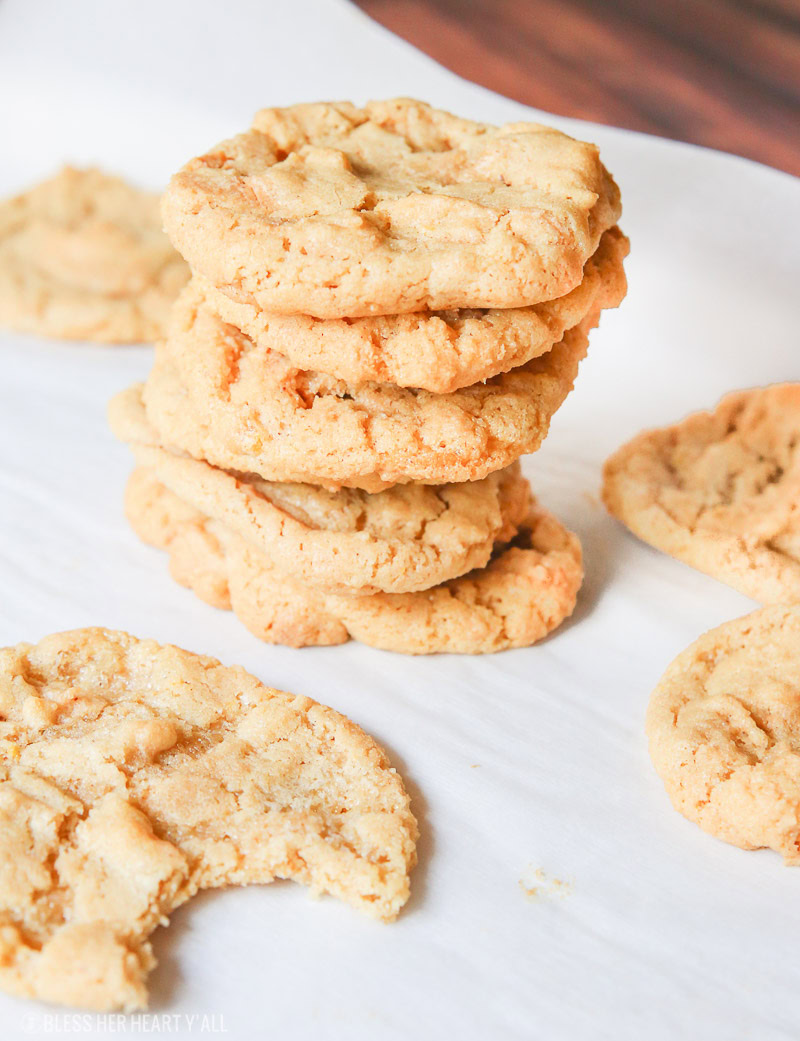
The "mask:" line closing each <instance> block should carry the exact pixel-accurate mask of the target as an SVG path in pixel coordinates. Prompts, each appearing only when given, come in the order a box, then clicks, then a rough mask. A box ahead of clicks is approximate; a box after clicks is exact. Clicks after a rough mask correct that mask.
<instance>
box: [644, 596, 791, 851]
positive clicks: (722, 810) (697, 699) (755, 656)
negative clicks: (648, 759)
mask: <svg viewBox="0 0 800 1041" xmlns="http://www.w3.org/2000/svg"><path fill="white" fill-rule="evenodd" d="M647 733H648V735H649V738H650V755H651V756H652V759H653V763H654V765H655V768H656V770H657V772H658V774H659V776H660V777H661V779H662V780H663V782H664V785H665V787H666V789H667V794H668V795H669V797H670V799H671V800H672V804H673V806H674V807H675V809H676V810H678V811H679V812H680V813H682V814H683V815H684V816H685V817H688V818H689V820H692V821H694V822H695V823H697V824H699V825H700V827H701V828H703V830H704V831H707V832H710V834H712V835H716V836H717V838H720V839H724V840H725V841H726V842H731V843H733V844H734V845H735V846H741V847H742V848H743V849H757V848H759V847H761V846H768V847H770V848H771V849H774V850H777V851H778V852H779V853H782V854H783V856H784V858H785V860H786V863H787V864H800V607H797V606H794V607H785V606H779V605H777V606H772V607H765V608H762V609H761V610H760V611H754V612H753V613H752V614H749V615H747V616H745V617H744V618H738V619H736V620H735V621H733V622H726V623H725V624H724V625H720V626H719V627H718V628H716V629H712V630H711V631H710V632H708V633H706V634H705V635H704V636H701V637H700V639H699V640H696V641H695V642H694V643H693V644H692V645H691V647H689V648H688V649H687V650H685V651H684V652H683V653H682V654H680V655H679V656H678V657H677V658H676V659H675V661H674V662H673V663H672V664H671V665H670V667H669V668H668V669H667V671H666V673H665V674H664V676H663V677H662V679H661V681H660V683H659V684H658V686H657V687H656V689H655V690H654V692H653V696H652V699H651V701H650V707H649V709H648V713H647Z"/></svg>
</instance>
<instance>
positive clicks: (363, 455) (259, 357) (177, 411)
mask: <svg viewBox="0 0 800 1041" xmlns="http://www.w3.org/2000/svg"><path fill="white" fill-rule="evenodd" d="M598 317H599V315H598V314H597V313H594V314H591V315H589V316H588V317H587V318H585V319H584V320H583V322H581V324H580V325H578V326H576V327H575V328H574V329H570V330H569V331H568V332H567V333H566V334H565V336H564V338H563V339H562V340H561V341H560V342H559V343H558V344H556V346H555V347H553V349H552V350H551V351H548V353H547V354H544V355H542V357H540V358H535V359H534V360H533V361H530V362H528V364H527V365H523V366H520V367H519V368H517V369H512V370H511V372H507V373H504V374H503V375H500V376H495V377H494V379H491V380H489V381H488V382H486V383H477V384H474V385H473V386H472V387H465V388H464V389H462V390H458V391H454V392H453V393H452V394H431V393H429V392H428V391H415V390H410V389H408V388H402V387H394V386H391V385H390V384H387V383H363V384H360V385H352V384H348V383H344V382H342V381H341V380H335V379H333V378H332V377H331V376H325V375H323V374H322V373H317V372H306V371H304V370H302V369H297V368H296V367H295V366H293V365H292V363H291V362H290V361H288V359H286V358H284V357H283V355H280V354H276V353H274V352H272V351H267V350H265V349H264V348H262V347H258V346H256V345H255V344H254V343H253V341H252V340H250V339H249V338H248V337H247V336H245V335H244V333H241V332H239V331H238V330H237V329H235V328H234V327H233V326H231V325H226V324H225V323H224V322H222V321H221V320H220V319H219V318H218V317H217V316H216V315H215V314H214V312H213V311H212V310H211V308H210V307H209V305H208V303H207V301H206V300H205V298H204V297H203V296H202V294H201V293H200V291H199V288H198V286H197V285H196V284H195V283H193V282H192V283H190V284H189V285H188V286H187V288H186V289H185V290H184V292H183V293H182V294H181V296H180V297H179V299H178V301H177V303H176V304H175V308H174V310H173V314H172V319H171V322H170V332H169V336H168V337H167V339H166V341H164V342H163V343H159V344H157V346H156V356H155V365H154V367H153V369H152V371H151V373H150V376H149V378H148V380H147V383H146V385H145V389H144V403H145V408H146V410H147V418H148V421H149V422H150V423H151V425H152V426H153V428H154V429H155V431H156V432H157V434H158V439H159V441H160V442H161V444H163V445H165V446H166V447H169V448H173V449H181V450H182V451H185V452H187V453H188V454H189V455H192V456H194V457H195V458H199V459H205V460H207V461H208V462H210V463H213V464H214V465H215V466H219V467H222V468H223V469H226V470H238V471H240V472H242V473H256V474H258V475H259V476H261V477H263V478H264V479H265V480H268V481H291V482H295V481H297V482H300V483H307V484H322V485H326V486H328V487H334V488H335V487H342V486H348V487H356V488H364V489H365V490H367V491H379V490H380V489H381V488H385V487H388V486H389V485H392V484H402V483H406V482H408V481H416V482H418V483H421V484H450V483H458V482H462V481H474V480H479V479H480V478H482V477H485V476H486V475H487V474H489V473H491V472H492V471H494V470H500V469H502V468H503V467H505V466H508V465H509V463H512V462H514V460H516V459H518V458H519V457H520V456H521V455H523V454H524V453H526V452H533V451H535V450H536V449H537V448H538V447H539V445H540V444H541V442H542V441H543V440H544V438H545V436H546V434H547V431H548V429H549V426H550V420H551V419H552V417H553V415H554V413H555V412H556V410H557V409H558V408H559V407H560V405H561V404H562V402H563V401H564V399H565V398H566V396H567V394H568V393H569V392H570V390H571V389H572V386H573V383H574V381H575V377H576V375H577V372H578V364H579V362H580V361H581V359H582V358H583V357H584V355H585V353H586V348H587V342H588V333H589V330H590V329H591V328H592V326H593V325H595V324H596V323H597V321H598Z"/></svg>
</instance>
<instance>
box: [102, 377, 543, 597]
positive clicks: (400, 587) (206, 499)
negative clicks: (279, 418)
mask: <svg viewBox="0 0 800 1041" xmlns="http://www.w3.org/2000/svg"><path fill="white" fill-rule="evenodd" d="M110 414H111V417H112V426H113V430H114V433H115V434H116V435H117V437H119V438H120V439H121V440H123V441H127V442H128V443H129V444H130V445H131V448H132V449H133V453H134V455H135V457H136V460H137V462H138V463H139V464H140V465H141V466H145V467H147V468H148V469H150V470H152V472H153V474H154V475H155V476H156V477H157V479H158V480H159V481H160V482H161V483H162V484H164V485H165V486H166V487H167V488H169V489H170V490H171V491H173V492H174V493H175V494H176V495H177V496H179V497H180V498H181V499H183V500H184V501H185V502H187V503H189V504H190V505H192V506H194V507H195V508H196V509H198V510H200V511H201V512H203V513H205V514H206V515H207V516H208V517H211V518H213V519H214V520H218V521H221V522H222V523H224V524H225V525H226V526H227V527H228V528H230V529H231V531H234V532H236V533H237V534H238V535H241V536H242V538H244V539H246V540H247V541H249V542H250V543H252V545H253V546H255V547H256V548H257V549H260V550H261V552H262V553H264V554H265V556H266V557H267V558H268V559H269V561H270V564H271V566H272V567H273V568H274V569H275V570H276V571H277V572H280V573H281V574H283V575H286V576H287V577H288V578H295V579H296V580H299V581H301V582H303V583H306V582H307V583H308V584H309V585H312V586H314V588H315V589H320V590H322V591H323V592H328V593H341V594H345V595H347V594H352V593H356V594H359V595H363V594H368V593H377V592H391V593H400V592H409V591H413V590H418V589H428V588H429V587H430V586H434V585H438V584H439V583H440V582H444V581H446V580H447V579H450V578H455V577H456V576H458V575H463V574H464V573H465V572H467V571H471V570H472V569H473V568H476V567H483V565H484V564H486V563H488V561H489V558H490V556H491V554H492V550H493V547H494V544H495V543H496V542H505V541H508V540H509V539H511V538H513V537H514V535H515V534H516V531H517V527H518V525H519V524H521V523H522V521H524V519H525V517H526V516H527V513H528V506H529V502H530V487H529V485H528V482H527V481H526V480H525V478H524V477H523V476H522V474H521V473H520V469H519V464H518V463H512V464H511V466H510V467H507V468H506V469H505V470H500V471H497V472H495V473H493V474H489V476H488V477H485V478H484V479H483V480H481V481H472V482H469V483H467V484H443V485H414V484H406V485H396V486H395V487H393V488H389V489H387V490H386V491H383V492H376V493H375V494H373V495H371V494H370V493H369V492H364V491H361V490H359V489H353V488H343V489H340V490H339V491H337V492H331V491H327V490H326V489H324V488H320V487H318V486H316V485H311V484H280V483H278V482H269V481H263V480H261V479H260V478H258V477H254V476H253V475H252V474H238V473H232V472H229V471H227V470H220V469H218V468H217V467H214V466H211V465H210V464H209V463H206V462H203V461H202V460H199V459H192V458H190V457H189V456H185V455H176V454H175V453H173V452H169V451H167V450H166V449H164V448H162V447H161V446H160V445H159V443H158V439H157V438H156V436H155V432H154V431H153V429H152V427H151V426H150V425H149V424H148V422H147V418H146V416H145V411H144V407H143V405H142V400H141V393H140V391H139V388H138V387H133V388H131V389H130V390H127V391H123V392H122V393H121V394H119V395H117V397H116V398H115V399H114V401H113V403H112V407H111V409H110Z"/></svg>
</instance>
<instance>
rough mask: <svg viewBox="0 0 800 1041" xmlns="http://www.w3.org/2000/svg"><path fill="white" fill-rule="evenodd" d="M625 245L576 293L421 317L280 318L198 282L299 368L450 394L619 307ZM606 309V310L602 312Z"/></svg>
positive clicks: (217, 307)
mask: <svg viewBox="0 0 800 1041" xmlns="http://www.w3.org/2000/svg"><path fill="white" fill-rule="evenodd" d="M628 249H629V244H628V240H627V239H626V238H625V236H624V235H623V234H622V232H621V231H620V230H619V228H612V229H610V230H609V231H607V232H606V233H605V234H604V235H603V237H602V239H601V240H600V245H599V247H598V249H597V252H596V253H594V254H593V255H592V256H591V257H590V258H589V260H588V261H587V262H586V266H585V268H584V272H583V279H582V280H581V283H580V285H578V286H576V288H575V289H573V290H572V292H570V293H568V294H567V295H566V296H563V297H560V298H559V299H557V300H552V301H548V302H545V303H541V304H536V305H534V306H532V307H517V308H508V309H506V310H497V309H495V310H475V309H473V310H453V311H438V312H435V311H434V312H431V311H416V312H413V313H411V314H397V315H380V316H374V317H368V318H348V319H342V318H331V319H327V320H325V319H319V318H312V317H311V316H310V315H277V314H274V313H270V312H267V311H262V310H261V309H260V308H258V307H257V306H255V305H254V304H249V303H245V302H241V301H236V300H233V299H231V298H230V297H228V296H226V294H225V293H223V292H221V291H220V290H218V289H216V288H215V287H214V286H213V285H212V284H211V283H210V282H208V281H207V280H205V279H202V278H200V277H199V276H197V275H195V278H197V279H198V281H199V282H200V284H201V289H202V292H203V293H204V294H205V296H206V299H207V300H208V303H209V305H210V306H211V308H212V310H214V311H216V313H217V314H218V315H219V316H220V317H221V318H222V320H223V321H225V322H227V323H228V324H230V325H234V326H236V328H237V329H241V330H242V332H244V333H245V334H246V335H247V336H249V337H250V339H252V340H253V341H254V343H256V344H258V345H259V346H260V347H263V348H265V349H266V350H271V351H275V352H277V353H278V354H282V355H284V356H285V357H287V358H289V359H290V361H291V362H292V363H293V364H294V365H296V366H297V367H298V368H301V369H313V370H315V371H317V372H324V373H327V374H328V375H330V376H334V377H336V378H337V379H341V380H344V381H345V382H347V383H366V382H379V383H394V384H396V385H397V386H400V387H417V388H419V389H421V390H429V391H431V392H432V393H434V394H449V393H451V392H452V391H454V390H459V389H460V388H461V387H467V386H469V385H470V384H473V383H478V382H479V381H480V380H487V379H491V377H492V376H496V375H498V373H501V372H508V370H509V369H512V368H515V367H516V366H518V365H524V364H526V363H527V362H529V361H530V360H531V359H532V358H538V357H539V356H540V355H542V354H546V353H547V351H549V350H550V348H551V347H552V346H553V345H554V344H555V343H557V342H558V341H559V340H560V339H561V337H562V336H563V335H564V333H565V332H566V331H567V329H571V328H573V327H574V326H576V325H577V324H578V323H579V322H580V321H582V319H584V318H585V317H586V315H587V314H588V313H589V312H590V311H591V310H593V309H594V308H595V307H596V306H597V305H596V301H597V300H598V299H604V298H608V296H609V287H610V286H614V287H617V288H616V291H615V293H613V295H614V296H615V297H618V298H619V299H621V297H622V295H623V293H624V286H625V281H624V279H625V274H624V270H623V266H622V263H623V260H624V258H625V257H626V256H627V254H628ZM601 306H605V305H601Z"/></svg>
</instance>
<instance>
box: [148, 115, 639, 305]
mask: <svg viewBox="0 0 800 1041" xmlns="http://www.w3.org/2000/svg"><path fill="white" fill-rule="evenodd" d="M620 212H621V206H620V199H619V190H618V189H617V186H616V185H615V183H614V181H613V180H612V178H611V176H610V175H609V173H608V171H607V170H606V169H605V167H604V166H603V164H602V163H601V162H600V158H599V153H598V149H597V147H596V146H595V145H591V144H587V143H585V142H581V141H576V140H574V139H573V138H570V137H567V136H566V135H565V134H562V133H560V132H559V131H557V130H554V129H551V128H549V127H544V126H541V125H539V124H536V123H509V124H506V125H505V126H502V127H494V126H489V125H488V124H484V123H476V122H473V121H471V120H466V119H460V118H458V117H456V116H453V115H450V114H449V113H447V112H442V111H439V110H437V109H434V108H432V107H431V106H430V105H427V104H425V103H424V102H421V101H415V100H413V99H409V98H396V99H393V100H388V101H372V102H369V103H368V104H367V105H366V106H365V107H364V108H357V107H356V106H355V105H352V104H350V103H348V102H339V103H319V104H304V105H294V106H291V107H289V108H271V109H264V110H262V111H261V112H259V113H258V114H257V115H256V117H255V119H254V121H253V127H252V129H251V130H249V131H248V132H246V133H244V134H240V135H238V136H237V137H234V138H231V139H230V140H228V141H224V142H222V143H221V144H220V145H218V146H217V147H216V148H213V149H211V151H209V152H208V153H206V154H205V155H202V156H199V157H198V158H196V159H193V160H191V161H190V162H189V163H187V164H186V166H184V168H183V169H182V170H181V171H179V172H178V173H177V174H176V175H175V176H174V177H173V178H172V180H171V182H170V184H169V186H168V188H167V191H166V193H165V195H164V203H163V213H164V221H165V227H166V229H167V232H168V234H169V235H170V238H171V239H172V241H173V242H174V243H175V245H176V247H177V248H178V249H179V250H180V252H181V253H182V254H183V256H184V257H186V259H187V260H188V261H189V263H190V264H191V266H192V268H193V269H194V270H195V271H198V272H200V274H202V275H204V276H205V277H206V278H207V279H209V281H211V282H212V283H213V284H214V285H216V286H217V287H219V288H220V289H221V290H222V291H223V292H225V293H227V294H228V295H229V296H231V298H232V299H236V300H239V301H240V302H244V303H249V304H253V305H254V306H257V307H259V308H260V309H262V310H264V311H273V312H278V313H283V314H311V315H314V316H315V317H319V318H342V317H358V316H363V315H370V314H399V313H404V312H409V311H422V310H443V309H448V308H465V307H481V308H484V307H487V308H492V307H497V308H509V307H523V306H528V305H530V304H535V303H538V302H540V301H542V300H551V299H555V298H556V297H558V296H563V295H564V294H565V293H568V292H569V291H570V290H572V289H574V288H575V286H576V285H578V283H579V282H580V280H581V277H582V273H583V266H584V264H585V263H586V261H587V260H588V259H589V257H590V256H591V255H592V254H593V253H594V252H595V250H596V249H597V246H598V243H599V241H600V237H601V235H602V234H603V232H604V231H606V230H607V229H608V228H610V227H612V226H613V225H614V224H616V223H617V220H618V219H619V216H620Z"/></svg>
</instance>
